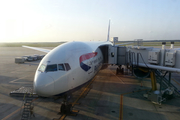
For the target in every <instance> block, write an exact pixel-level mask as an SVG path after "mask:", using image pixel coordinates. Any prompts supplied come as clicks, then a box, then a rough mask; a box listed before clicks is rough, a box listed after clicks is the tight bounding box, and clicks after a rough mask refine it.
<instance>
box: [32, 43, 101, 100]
mask: <svg viewBox="0 0 180 120" xmlns="http://www.w3.org/2000/svg"><path fill="white" fill-rule="evenodd" d="M102 62H103V55H102V52H101V50H100V49H99V48H98V47H97V48H96V50H94V49H93V48H92V46H91V45H89V44H87V43H85V42H68V43H65V44H62V45H60V46H58V47H56V48H54V49H53V50H52V51H50V52H49V53H48V54H47V55H46V56H45V57H44V58H43V60H42V61H41V62H40V64H39V66H38V68H37V70H36V73H35V78H34V90H35V92H36V93H37V94H38V95H40V96H44V97H50V96H54V95H59V94H62V93H65V92H67V91H70V90H72V89H75V88H77V87H79V86H81V85H83V84H85V83H86V82H88V81H89V80H91V79H92V78H93V77H94V76H95V74H96V73H97V72H98V71H99V70H100V68H101V66H102Z"/></svg>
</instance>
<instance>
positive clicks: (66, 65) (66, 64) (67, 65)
mask: <svg viewBox="0 0 180 120" xmlns="http://www.w3.org/2000/svg"><path fill="white" fill-rule="evenodd" d="M64 64H65V67H66V70H67V71H68V70H70V69H71V67H70V66H69V64H68V63H64Z"/></svg>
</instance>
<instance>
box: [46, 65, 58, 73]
mask: <svg viewBox="0 0 180 120" xmlns="http://www.w3.org/2000/svg"><path fill="white" fill-rule="evenodd" d="M52 71H57V64H53V65H47V68H46V72H52Z"/></svg>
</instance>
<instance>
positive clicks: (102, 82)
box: [0, 47, 180, 120]
mask: <svg viewBox="0 0 180 120" xmlns="http://www.w3.org/2000/svg"><path fill="white" fill-rule="evenodd" d="M33 54H41V55H42V54H44V53H43V52H38V51H35V50H30V49H27V48H21V47H0V119H2V120H18V119H19V120H20V119H21V116H22V110H23V103H24V101H23V97H14V96H10V95H9V94H10V92H11V91H14V90H16V89H19V88H21V87H29V88H32V84H33V79H34V74H35V71H36V68H37V66H38V64H39V62H40V61H34V62H26V63H24V64H15V57H19V56H23V55H33ZM179 77H180V74H177V73H173V74H172V83H173V84H174V85H175V86H176V87H177V88H178V89H179V90H180V79H179ZM150 89H151V81H150V79H137V78H135V77H134V76H132V75H131V73H129V74H127V75H123V74H118V75H116V67H115V66H109V67H108V68H107V69H103V70H101V71H99V73H98V74H97V75H96V76H95V78H94V79H93V80H92V81H91V82H90V83H88V85H87V86H85V87H84V88H82V89H80V90H78V91H76V92H74V93H73V94H72V96H71V98H70V100H69V102H70V103H72V104H73V110H78V112H77V115H76V116H69V115H68V116H63V115H61V114H59V112H60V106H61V103H62V100H63V99H62V98H42V97H37V98H34V102H33V104H34V115H35V117H33V116H32V117H30V120H53V119H54V120H60V119H65V120H132V119H133V120H179V118H180V98H178V97H175V98H173V99H171V100H167V101H165V102H163V103H162V104H161V105H158V104H153V103H152V102H151V101H149V100H147V99H146V98H144V97H143V94H144V93H146V92H147V91H149V90H150Z"/></svg>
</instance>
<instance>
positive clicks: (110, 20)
mask: <svg viewBox="0 0 180 120" xmlns="http://www.w3.org/2000/svg"><path fill="white" fill-rule="evenodd" d="M110 22H111V20H110V19H109V26H108V35H107V41H109V33H110Z"/></svg>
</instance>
